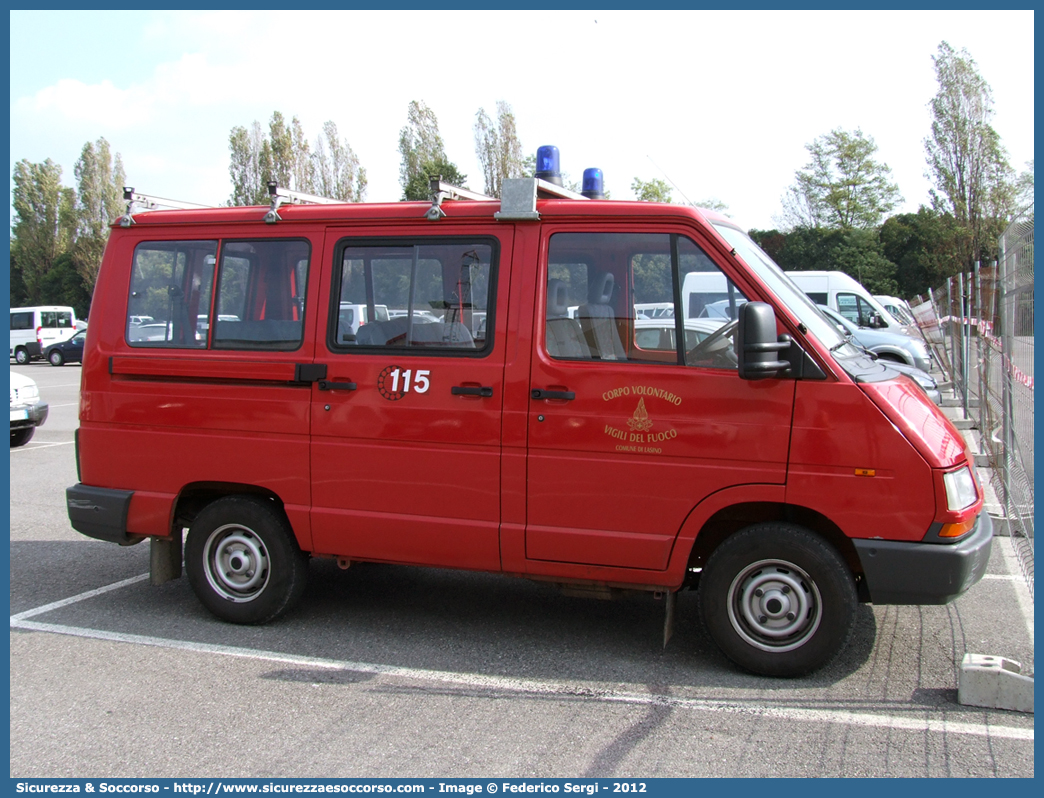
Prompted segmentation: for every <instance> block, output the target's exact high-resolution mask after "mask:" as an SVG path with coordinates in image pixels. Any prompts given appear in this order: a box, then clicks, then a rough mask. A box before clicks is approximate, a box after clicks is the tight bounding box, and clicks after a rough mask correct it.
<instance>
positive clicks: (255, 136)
mask: <svg viewBox="0 0 1044 798" xmlns="http://www.w3.org/2000/svg"><path fill="white" fill-rule="evenodd" d="M228 147H229V150H230V151H231V158H230V161H229V167H228V172H229V176H230V177H231V178H232V196H231V197H229V200H228V204H229V205H233V206H238V205H265V204H267V203H268V186H267V183H268V175H269V166H268V163H265V162H263V160H262V156H263V153H264V152H265V149H266V147H267V156H266V158H267V160H268V161H269V162H270V161H271V147H270V146H269V145H268V143H267V141H266V140H265V135H264V133H263V132H262V130H261V123H260V122H257V121H255V122H254V124H253V125H251V126H250V128H245V127H234V128H232V133H231V134H230V135H229V137H228Z"/></svg>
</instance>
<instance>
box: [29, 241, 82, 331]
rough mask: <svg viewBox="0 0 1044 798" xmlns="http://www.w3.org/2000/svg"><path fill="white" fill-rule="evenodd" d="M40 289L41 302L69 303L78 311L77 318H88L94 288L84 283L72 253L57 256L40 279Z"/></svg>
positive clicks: (49, 303)
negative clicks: (89, 287)
mask: <svg viewBox="0 0 1044 798" xmlns="http://www.w3.org/2000/svg"><path fill="white" fill-rule="evenodd" d="M40 289H41V290H40V293H41V295H42V297H43V299H42V300H41V302H40V304H47V305H69V306H71V307H72V308H73V310H75V311H76V318H78V319H86V318H87V314H88V313H89V312H90V309H91V294H92V293H93V289H88V288H87V287H86V286H85V285H84V280H83V276H82V275H81V273H80V269H79V266H78V264H77V263H76V262H75V260H74V258H73V255H72V253H69V252H64V253H62V254H61V255H59V256H58V257H57V258H55V260H54V263H53V264H52V266H51V269H50V271H48V272H47V274H45V275H44V276H43V279H42V280H41V281H40ZM32 304H36V303H32Z"/></svg>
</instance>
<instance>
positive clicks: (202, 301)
mask: <svg viewBox="0 0 1044 798" xmlns="http://www.w3.org/2000/svg"><path fill="white" fill-rule="evenodd" d="M216 254H217V241H151V242H144V243H141V244H138V246H137V247H136V248H135V250H134V265H133V269H132V271H131V286H130V301H129V302H128V303H127V326H126V335H127V342H128V343H129V344H130V345H131V346H143V347H167V348H179V349H202V348H205V347H206V345H207V339H206V336H205V335H201V334H200V333H199V331H198V319H199V316H200V314H202V315H203V316H204V317H206V315H207V314H208V313H209V312H210V296H211V291H212V289H213V284H214V264H215V262H216V257H215V256H216Z"/></svg>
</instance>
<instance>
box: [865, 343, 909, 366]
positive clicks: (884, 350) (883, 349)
mask: <svg viewBox="0 0 1044 798" xmlns="http://www.w3.org/2000/svg"><path fill="white" fill-rule="evenodd" d="M870 351H871V352H873V353H874V354H876V355H877V356H878V357H880V358H883V359H885V360H895V361H896V362H898V363H905V364H906V365H907V366H912V365H913V364H914V363H913V357H912V356H911V355H910V353H909V352H904V351H903V350H902V349H899V348H897V347H891V346H875V347H873V348H872V349H871V350H870Z"/></svg>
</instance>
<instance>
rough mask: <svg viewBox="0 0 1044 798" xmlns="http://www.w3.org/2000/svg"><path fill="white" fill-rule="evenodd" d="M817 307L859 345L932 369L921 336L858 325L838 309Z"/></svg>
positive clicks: (906, 362) (887, 357)
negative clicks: (915, 336) (870, 328)
mask: <svg viewBox="0 0 1044 798" xmlns="http://www.w3.org/2000/svg"><path fill="white" fill-rule="evenodd" d="M817 307H818V308H819V309H820V311H822V313H823V315H824V316H826V317H827V318H828V319H830V321H832V322H834V324H835V325H837V328H838V329H839V330H841V332H842V334H843V335H849V336H851V337H852V338H853V339H854V340H855V342H856V343H857V344H858V345H859V346H861V347H862V348H863V349H866V350H867V351H868V352H872V353H873V354H875V355H877V356H878V357H879V358H881V359H882V360H891V361H893V362H895V363H905V364H906V365H908V366H913V367H914V368H918V369H921V370H922V371H931V370H932V358H931V355H930V354H929V352H928V346H927V345H926V344H925V342H924V341H922V340H921V339H920V338H914V337H912V336H909V335H900V334H898V333H890V332H885V331H883V330H868V329H866V328H865V327H857V326H856V325H855V324H853V323H852V322H850V321H849V320H848V319H846V318H845V317H844V316H842V315H841V314H840V313H838V312H837V311H836V310H833V309H832V308H828V307H827V306H826V305H818V306H817Z"/></svg>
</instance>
